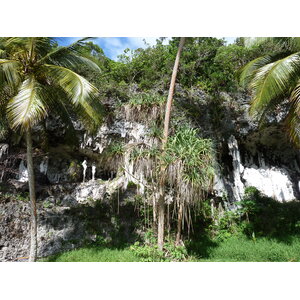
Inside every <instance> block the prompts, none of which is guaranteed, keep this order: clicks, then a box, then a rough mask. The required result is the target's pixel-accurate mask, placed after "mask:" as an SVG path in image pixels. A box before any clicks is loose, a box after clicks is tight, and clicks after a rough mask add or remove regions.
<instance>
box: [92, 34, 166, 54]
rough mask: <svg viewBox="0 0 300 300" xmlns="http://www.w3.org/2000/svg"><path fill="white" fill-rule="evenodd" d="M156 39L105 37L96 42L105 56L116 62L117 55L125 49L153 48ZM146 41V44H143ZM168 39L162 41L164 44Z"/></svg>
mask: <svg viewBox="0 0 300 300" xmlns="http://www.w3.org/2000/svg"><path fill="white" fill-rule="evenodd" d="M157 38H158V37H126V38H125V37H121V38H119V37H110V38H108V37H105V38H97V39H96V41H97V42H98V44H99V45H100V47H102V48H103V50H104V52H105V54H106V55H107V56H108V57H110V58H111V59H113V60H117V57H118V55H120V54H122V53H124V50H125V49H126V48H129V49H132V50H134V49H137V48H147V47H148V45H150V46H153V45H155V44H156V39H157ZM144 40H145V41H146V44H145V42H144ZM169 40H170V38H167V39H165V40H164V42H163V43H164V44H168V43H169Z"/></svg>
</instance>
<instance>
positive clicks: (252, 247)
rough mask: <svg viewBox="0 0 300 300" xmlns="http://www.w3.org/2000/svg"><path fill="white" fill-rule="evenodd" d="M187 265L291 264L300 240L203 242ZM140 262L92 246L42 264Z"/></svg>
mask: <svg viewBox="0 0 300 300" xmlns="http://www.w3.org/2000/svg"><path fill="white" fill-rule="evenodd" d="M188 253H189V255H190V256H189V257H188V259H187V260H188V261H189V260H190V261H200V262H245V261H246V262H276V261H278V262H280V261H284V262H288V261H300V237H290V238H286V239H284V240H280V239H267V238H258V239H256V240H251V239H247V238H246V237H243V236H242V237H232V238H230V239H228V240H226V241H222V242H218V243H217V242H213V241H211V240H205V239H203V240H202V241H201V242H197V243H193V244H190V245H188ZM140 260H141V259H140V258H139V257H138V256H137V255H136V254H135V253H134V251H133V250H131V249H130V248H129V247H124V248H111V247H104V246H98V247H97V246H89V247H83V248H80V249H77V250H73V251H69V252H65V253H61V254H58V255H55V256H52V257H49V258H47V259H44V260H43V261H52V262H54V261H55V262H137V261H140Z"/></svg>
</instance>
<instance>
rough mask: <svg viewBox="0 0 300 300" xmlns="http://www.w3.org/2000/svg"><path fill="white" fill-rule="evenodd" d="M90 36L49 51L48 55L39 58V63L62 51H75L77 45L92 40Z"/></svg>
mask: <svg viewBox="0 0 300 300" xmlns="http://www.w3.org/2000/svg"><path fill="white" fill-rule="evenodd" d="M90 39H91V38H90V37H85V38H82V39H79V40H77V41H76V42H74V43H72V44H71V45H69V46H65V47H58V48H56V49H55V50H53V51H51V52H49V53H48V54H47V55H45V56H44V57H42V58H41V59H40V60H38V63H41V62H43V61H47V60H48V59H50V58H51V57H52V56H53V57H54V56H56V55H58V54H60V52H65V51H66V50H71V51H73V50H74V49H75V48H76V46H78V45H81V44H82V43H83V42H85V41H87V40H90Z"/></svg>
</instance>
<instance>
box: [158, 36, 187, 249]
mask: <svg viewBox="0 0 300 300" xmlns="http://www.w3.org/2000/svg"><path fill="white" fill-rule="evenodd" d="M184 41H185V38H184V37H182V38H180V43H179V47H178V51H177V55H176V59H175V63H174V68H173V72H172V77H171V83H170V89H169V95H168V100H167V104H166V112H165V121H164V133H163V139H162V152H164V150H165V147H166V144H167V141H168V135H169V124H170V116H171V107H172V102H173V95H174V89H175V81H176V76H177V71H178V66H179V59H180V54H181V51H182V48H183V45H184ZM160 176H161V178H160V195H159V199H158V226H157V232H158V248H159V249H160V250H162V249H163V246H164V226H165V224H164V223H165V178H164V177H165V175H164V170H163V166H162V165H161V172H160Z"/></svg>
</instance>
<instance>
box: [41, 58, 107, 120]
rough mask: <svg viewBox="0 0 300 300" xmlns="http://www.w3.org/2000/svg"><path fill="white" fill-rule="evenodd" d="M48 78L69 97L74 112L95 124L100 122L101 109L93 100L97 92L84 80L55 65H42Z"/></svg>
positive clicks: (95, 100) (97, 102) (98, 102)
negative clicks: (74, 109)
mask: <svg viewBox="0 0 300 300" xmlns="http://www.w3.org/2000/svg"><path fill="white" fill-rule="evenodd" d="M44 67H45V70H46V72H47V74H48V76H49V77H50V78H51V79H52V81H53V83H54V84H58V85H59V86H60V87H61V88H62V89H63V90H64V91H65V92H66V93H67V95H68V96H69V98H70V99H71V103H72V104H73V105H74V106H75V107H76V110H77V111H78V112H79V113H81V114H85V115H86V117H87V118H89V119H90V120H92V122H94V123H95V124H99V123H101V121H102V115H103V107H102V105H101V103H100V101H97V99H96V98H95V97H96V95H97V93H98V90H97V89H96V88H95V87H94V86H93V85H92V84H91V83H89V82H88V81H87V80H86V79H85V78H83V77H82V76H80V75H79V74H77V73H75V72H73V71H72V70H69V69H67V68H64V67H61V66H55V65H48V64H45V65H44Z"/></svg>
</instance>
